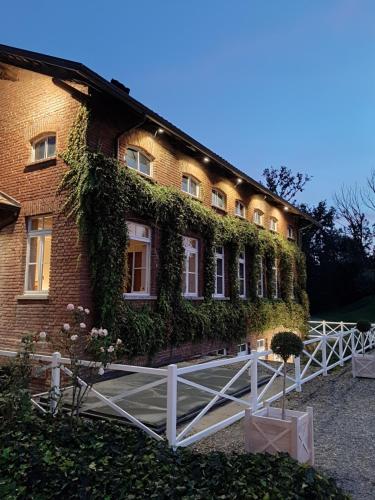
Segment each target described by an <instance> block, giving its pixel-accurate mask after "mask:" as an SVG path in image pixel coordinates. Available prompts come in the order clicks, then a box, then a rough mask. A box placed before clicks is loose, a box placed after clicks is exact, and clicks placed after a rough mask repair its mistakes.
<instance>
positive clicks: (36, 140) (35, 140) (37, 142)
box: [31, 132, 57, 162]
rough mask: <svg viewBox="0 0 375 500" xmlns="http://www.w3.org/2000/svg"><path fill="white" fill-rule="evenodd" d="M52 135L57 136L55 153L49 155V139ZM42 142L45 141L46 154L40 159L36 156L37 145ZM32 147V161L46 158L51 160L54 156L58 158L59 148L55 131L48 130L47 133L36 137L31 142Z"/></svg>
mask: <svg viewBox="0 0 375 500" xmlns="http://www.w3.org/2000/svg"><path fill="white" fill-rule="evenodd" d="M50 137H54V138H55V152H54V154H53V155H51V156H48V139H49V138H50ZM40 142H44V156H43V158H39V159H38V160H37V159H36V158H35V146H36V145H37V144H39V143H40ZM31 149H32V157H31V159H32V161H33V162H37V161H45V160H51V159H52V158H56V149H57V137H56V134H55V133H54V132H47V133H46V134H43V135H41V136H39V137H37V138H36V139H34V140H33V141H32V142H31Z"/></svg>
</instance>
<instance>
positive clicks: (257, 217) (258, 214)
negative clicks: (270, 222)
mask: <svg viewBox="0 0 375 500" xmlns="http://www.w3.org/2000/svg"><path fill="white" fill-rule="evenodd" d="M263 217H264V214H263V212H262V211H261V210H259V209H258V208H256V209H255V210H254V217H253V221H254V223H255V224H257V225H258V226H263Z"/></svg>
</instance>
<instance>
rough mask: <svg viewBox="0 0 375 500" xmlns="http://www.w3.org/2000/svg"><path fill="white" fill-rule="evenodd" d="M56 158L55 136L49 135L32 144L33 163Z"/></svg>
mask: <svg viewBox="0 0 375 500" xmlns="http://www.w3.org/2000/svg"><path fill="white" fill-rule="evenodd" d="M55 156H56V135H55V134H49V135H46V136H44V137H42V138H39V139H37V140H36V141H34V142H33V161H41V160H47V159H48V158H54V157H55Z"/></svg>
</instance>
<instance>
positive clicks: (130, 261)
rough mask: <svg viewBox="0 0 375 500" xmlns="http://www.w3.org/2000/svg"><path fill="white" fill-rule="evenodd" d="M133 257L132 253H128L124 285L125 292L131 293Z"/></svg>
mask: <svg viewBox="0 0 375 500" xmlns="http://www.w3.org/2000/svg"><path fill="white" fill-rule="evenodd" d="M133 257H134V254H133V253H128V277H127V280H126V285H125V290H126V293H131V291H132V280H133V270H134V266H133Z"/></svg>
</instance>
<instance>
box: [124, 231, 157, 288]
mask: <svg viewBox="0 0 375 500" xmlns="http://www.w3.org/2000/svg"><path fill="white" fill-rule="evenodd" d="M127 225H128V232H129V245H128V279H127V282H126V287H125V291H126V293H128V294H134V295H137V294H138V295H148V294H149V293H150V255H151V252H150V249H151V229H150V228H149V227H147V226H144V225H143V224H137V223H135V222H127Z"/></svg>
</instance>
